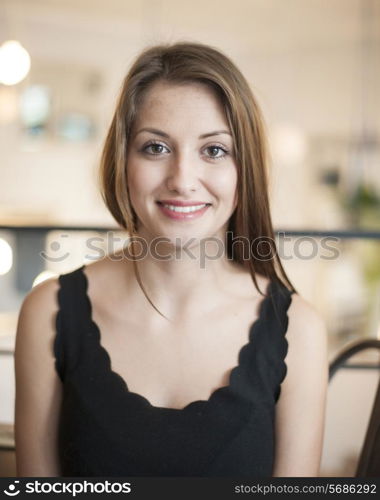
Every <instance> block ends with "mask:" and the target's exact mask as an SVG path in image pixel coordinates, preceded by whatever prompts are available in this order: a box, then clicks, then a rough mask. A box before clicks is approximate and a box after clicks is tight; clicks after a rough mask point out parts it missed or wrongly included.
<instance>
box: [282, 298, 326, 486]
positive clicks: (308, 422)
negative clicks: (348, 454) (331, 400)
mask: <svg viewBox="0 0 380 500" xmlns="http://www.w3.org/2000/svg"><path fill="white" fill-rule="evenodd" d="M288 318H289V322H288V330H287V333H286V338H287V340H288V345H289V348H288V352H287V355H286V358H285V363H286V366H287V372H286V376H285V379H284V381H283V383H282V385H281V394H280V398H279V400H278V402H277V405H276V453H275V464H274V472H273V476H274V477H295V476H307V477H315V476H318V474H319V467H320V461H321V453H322V445H323V432H324V420H325V408H326V393H327V386H328V360H327V330H326V325H325V322H324V319H323V317H322V316H321V314H320V313H319V312H318V311H317V309H316V308H315V307H314V306H313V305H312V304H311V303H310V302H309V301H307V300H306V299H304V298H303V297H301V296H300V295H299V294H297V293H293V294H292V301H291V304H290V306H289V309H288Z"/></svg>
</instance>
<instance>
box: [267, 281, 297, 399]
mask: <svg viewBox="0 0 380 500" xmlns="http://www.w3.org/2000/svg"><path fill="white" fill-rule="evenodd" d="M293 293H294V292H293V291H292V290H289V289H288V288H287V287H286V286H285V285H284V284H283V283H282V282H280V281H277V280H276V281H273V282H272V287H271V297H270V300H271V301H272V304H273V307H269V308H267V310H266V311H264V320H263V329H264V331H263V332H262V335H260V340H261V348H262V352H263V355H264V357H265V360H266V361H265V366H266V367H267V380H266V382H267V383H268V384H269V385H270V393H271V394H273V397H274V401H275V402H277V400H278V398H279V396H280V392H281V383H282V382H283V380H284V379H285V376H286V372H287V366H286V364H285V358H286V355H287V353H288V341H287V338H286V333H287V330H288V322H289V318H288V310H289V307H290V305H291V303H292V294H293Z"/></svg>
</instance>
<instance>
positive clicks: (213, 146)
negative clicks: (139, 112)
mask: <svg viewBox="0 0 380 500" xmlns="http://www.w3.org/2000/svg"><path fill="white" fill-rule="evenodd" d="M150 146H162V147H164V148H166V146H165V145H164V144H161V143H160V142H156V141H151V142H149V143H148V144H145V146H143V147H142V149H141V150H140V151H141V152H142V153H146V154H148V155H150V156H159V155H160V154H161V153H148V152H147V151H146V150H147V148H148V147H150ZM210 148H217V149H220V150H221V151H223V153H224V154H223V155H222V156H208V157H207V158H208V159H209V160H223V159H225V158H226V157H227V156H228V155H229V152H228V150H227V149H226V148H224V147H222V146H221V145H220V144H211V145H210V146H207V148H206V149H210Z"/></svg>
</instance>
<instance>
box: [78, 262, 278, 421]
mask: <svg viewBox="0 0 380 500" xmlns="http://www.w3.org/2000/svg"><path fill="white" fill-rule="evenodd" d="M85 267H86V265H85V264H84V265H83V266H81V267H80V268H79V271H80V274H81V276H82V279H83V285H84V298H85V301H86V303H87V311H86V314H87V316H86V319H88V322H89V324H90V326H92V328H93V331H94V332H95V333H96V346H97V348H98V349H99V352H100V353H101V354H102V355H103V358H104V360H105V362H106V365H107V370H108V372H109V374H110V375H111V376H112V377H113V378H114V379H115V380H117V381H118V382H119V383H120V384H121V386H122V387H123V388H124V390H125V392H126V394H128V395H130V396H133V397H134V398H136V399H138V400H139V401H140V402H142V403H143V404H145V406H147V407H149V408H150V409H152V410H157V411H158V410H162V411H169V412H178V413H180V412H184V411H186V410H188V409H189V408H193V407H196V406H198V405H201V406H205V405H208V404H210V403H211V402H212V401H213V400H214V399H215V397H217V396H218V395H220V394H221V393H223V392H225V391H230V390H231V389H232V381H233V376H234V375H236V374H237V373H238V372H239V371H240V369H241V360H242V355H243V352H244V351H245V350H247V349H248V348H249V346H250V345H251V344H252V341H253V339H254V337H256V336H257V332H259V331H260V328H259V327H260V325H261V323H262V322H263V315H264V310H265V307H266V305H267V303H268V302H269V301H270V299H271V298H272V293H271V292H272V285H273V281H272V280H269V281H268V284H267V286H266V295H265V296H264V297H263V298H262V299H261V301H260V302H259V305H258V315H257V318H256V319H255V320H253V321H252V322H251V324H250V326H249V328H248V335H247V341H246V342H245V343H244V344H243V345H242V346H241V347H240V349H239V351H238V356H237V362H236V365H235V366H234V367H233V368H232V369H231V370H230V373H229V376H228V382H227V384H226V385H223V386H221V387H217V388H216V389H214V390H213V391H212V392H211V394H210V396H209V397H208V398H207V399H197V400H194V401H190V403H188V404H186V405H185V406H184V407H182V408H172V407H167V406H156V405H154V404H152V403H151V402H150V401H149V400H148V399H147V398H146V397H145V396H143V395H142V394H139V393H137V392H134V391H131V390H130V389H129V387H128V384H127V381H126V380H125V379H124V378H123V377H122V376H121V375H120V374H119V373H117V372H115V371H114V370H113V369H112V362H111V357H110V355H109V353H108V351H107V349H106V348H105V347H104V346H103V344H102V334H101V330H100V328H99V326H98V324H97V323H96V321H95V320H94V318H93V312H92V311H93V308H92V303H91V300H90V296H89V293H88V278H87V275H86V273H85V272H84V269H85Z"/></svg>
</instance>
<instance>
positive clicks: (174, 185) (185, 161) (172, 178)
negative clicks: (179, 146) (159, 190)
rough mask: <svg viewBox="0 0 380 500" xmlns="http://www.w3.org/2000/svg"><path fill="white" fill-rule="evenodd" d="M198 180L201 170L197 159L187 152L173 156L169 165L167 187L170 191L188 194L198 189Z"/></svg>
mask: <svg viewBox="0 0 380 500" xmlns="http://www.w3.org/2000/svg"><path fill="white" fill-rule="evenodd" d="M198 182H199V171H198V169H197V163H196V159H194V158H193V159H192V158H190V155H185V154H182V155H178V156H177V157H176V158H175V157H173V159H172V161H171V162H170V165H169V170H168V174H167V178H166V187H167V188H168V189H169V190H170V191H174V192H177V193H179V194H181V195H186V194H187V193H191V192H193V191H196V190H197V186H198Z"/></svg>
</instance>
